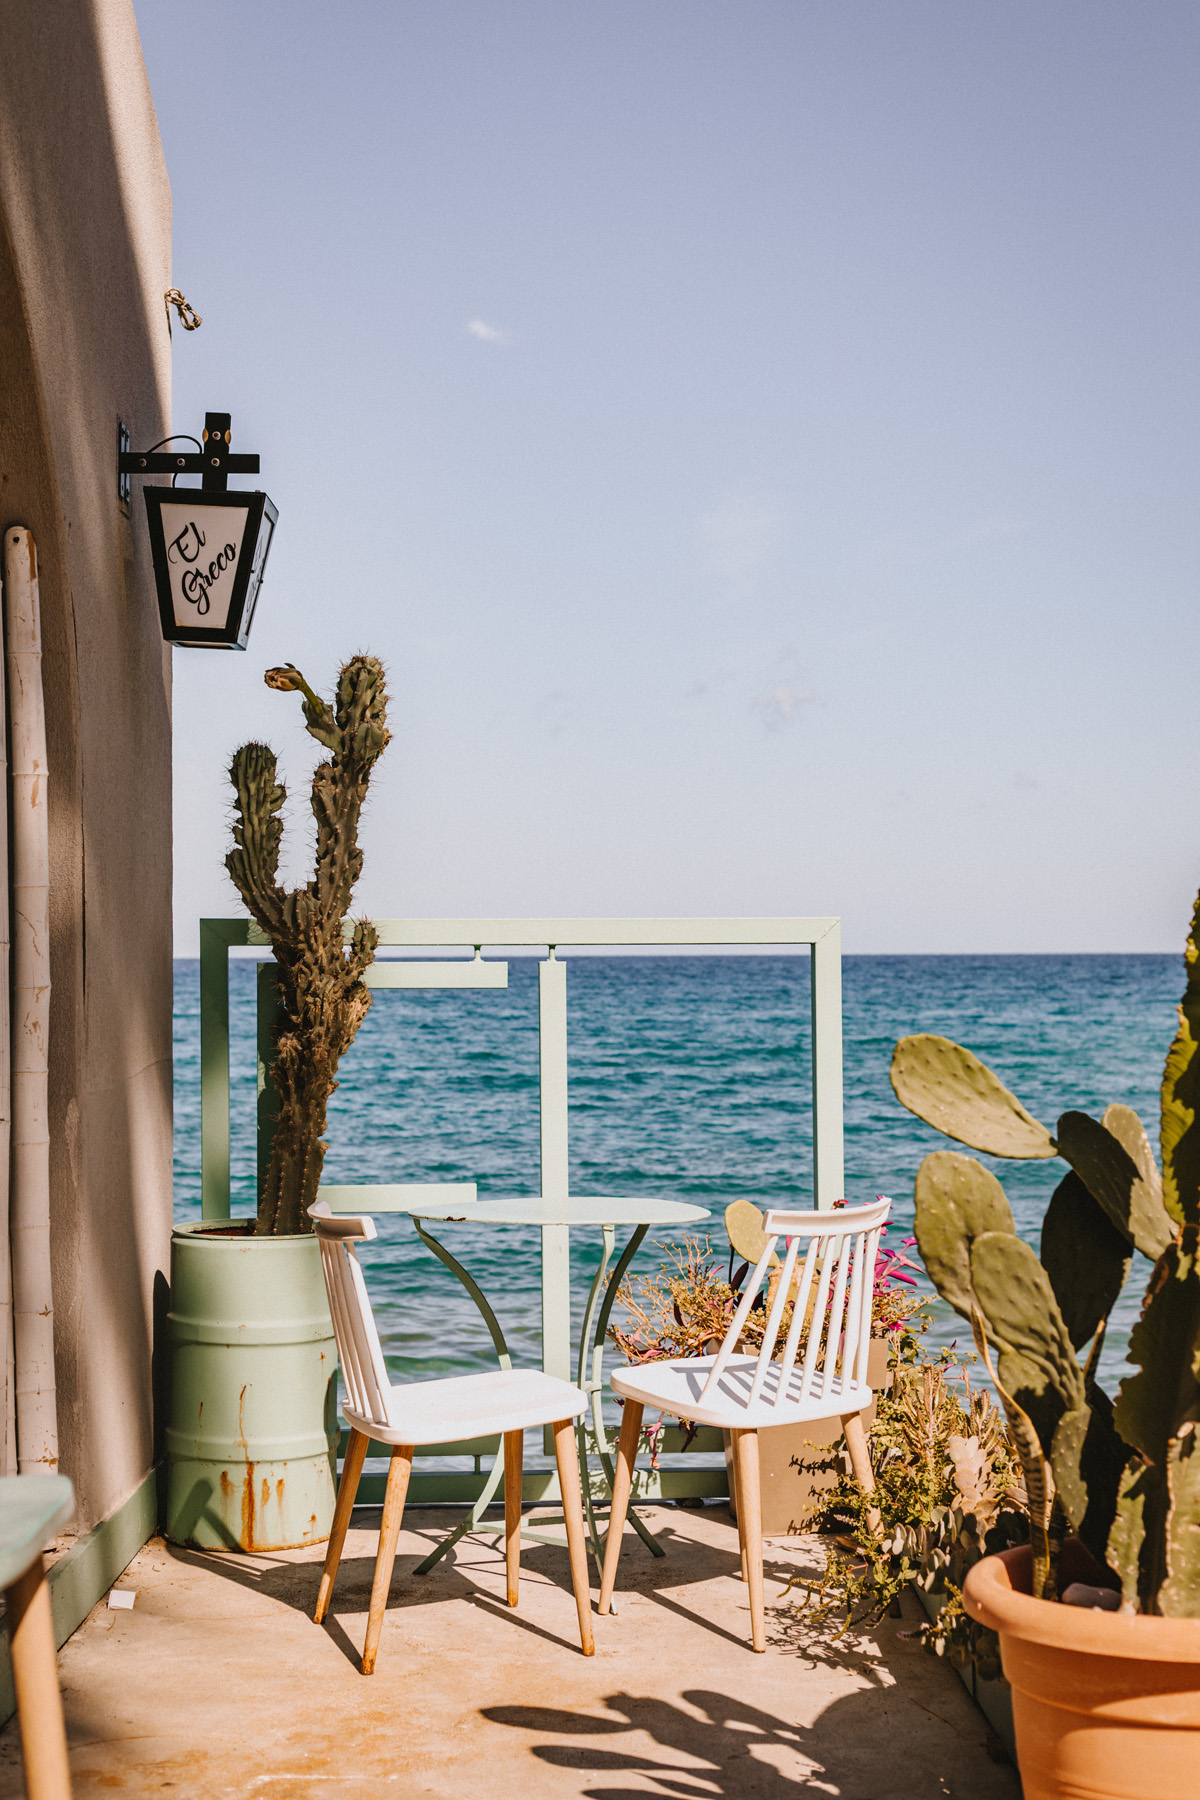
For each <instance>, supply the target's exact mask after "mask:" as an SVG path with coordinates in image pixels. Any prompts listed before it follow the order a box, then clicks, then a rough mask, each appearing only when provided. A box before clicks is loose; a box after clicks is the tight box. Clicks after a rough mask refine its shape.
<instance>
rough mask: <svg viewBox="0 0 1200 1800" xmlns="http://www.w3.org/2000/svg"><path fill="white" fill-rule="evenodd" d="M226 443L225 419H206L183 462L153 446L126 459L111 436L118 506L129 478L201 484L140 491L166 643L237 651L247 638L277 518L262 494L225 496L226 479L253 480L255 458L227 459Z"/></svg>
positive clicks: (124, 438) (122, 436) (123, 439)
mask: <svg viewBox="0 0 1200 1800" xmlns="http://www.w3.org/2000/svg"><path fill="white" fill-rule="evenodd" d="M229 439H230V430H229V414H228V413H206V414H205V415H204V443H203V445H202V446H200V447H199V448H198V450H197V451H194V452H191V451H189V452H188V453H186V454H185V455H176V454H175V453H174V452H165V453H160V446H158V445H155V447H154V449H153V450H147V451H145V452H144V453H143V452H137V451H130V450H129V448H128V442H129V439H128V434H127V433H126V432H125V430H124V427H123V426H122V427H120V428H119V437H118V451H117V475H118V482H119V483H120V484H122V485H121V486H120V489H119V491H120V494H121V498H122V499H128V498H129V477H130V476H132V475H199V476H200V477H201V482H200V486H199V487H198V488H177V487H175V486H171V487H148V488H146V490H145V499H146V522H147V524H148V526H149V528H150V549H151V553H152V555H153V557H154V583H155V586H156V588H157V590H158V610H159V613H160V615H161V618H162V634H163V636H164V638H166V639H167V641H168V643H172V644H191V645H195V646H203V645H209V646H211V647H213V648H215V649H220V650H244V649H245V648H246V640H247V638H248V637H249V636H250V622H251V620H252V619H253V617H254V606H255V602H256V601H257V599H258V590H259V588H260V586H261V585H262V578H263V570H264V569H265V568H266V563H267V552H268V550H269V549H270V548H271V537H272V534H273V533H274V530H275V521H276V520H277V519H278V517H279V514H278V512H277V511H276V509H275V506H274V505H273V503H272V502H271V500H270V499H269V498H268V497H267V495H266V494H262V493H249V492H244V491H237V490H235V491H234V492H232V493H230V492H229V491H228V480H229V476H230V475H257V474H258V457H257V456H256V455H249V454H242V455H236V456H235V455H234V454H232V452H231V451H230V448H229ZM170 441H171V440H170V439H169V438H167V439H164V442H166V443H170ZM191 441H192V443H195V442H196V440H195V438H193V439H192V440H191Z"/></svg>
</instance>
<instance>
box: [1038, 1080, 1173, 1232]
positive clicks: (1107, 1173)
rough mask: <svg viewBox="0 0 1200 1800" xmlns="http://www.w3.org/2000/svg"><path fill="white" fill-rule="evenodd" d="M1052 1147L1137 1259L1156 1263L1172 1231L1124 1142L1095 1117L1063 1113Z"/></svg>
mask: <svg viewBox="0 0 1200 1800" xmlns="http://www.w3.org/2000/svg"><path fill="white" fill-rule="evenodd" d="M1058 1149H1059V1154H1060V1155H1061V1156H1062V1157H1064V1158H1065V1160H1066V1161H1067V1162H1069V1163H1070V1165H1071V1167H1072V1168H1073V1169H1074V1171H1075V1173H1076V1174H1077V1175H1078V1176H1079V1177H1080V1179H1081V1180H1082V1181H1083V1182H1084V1184H1085V1185H1086V1187H1087V1189H1088V1191H1089V1192H1090V1193H1091V1194H1092V1195H1093V1197H1094V1198H1095V1199H1096V1200H1098V1201H1099V1202H1100V1205H1101V1206H1102V1207H1103V1208H1104V1210H1105V1212H1106V1213H1107V1214H1108V1216H1109V1218H1110V1219H1111V1220H1112V1222H1113V1224H1114V1225H1115V1226H1116V1227H1117V1229H1118V1230H1119V1231H1122V1232H1124V1234H1125V1236H1126V1237H1127V1238H1128V1239H1129V1241H1130V1243H1132V1244H1133V1245H1134V1246H1135V1247H1136V1248H1137V1249H1138V1250H1140V1251H1141V1253H1142V1255H1143V1256H1148V1257H1149V1258H1150V1260H1151V1262H1155V1261H1157V1259H1158V1258H1159V1257H1160V1256H1161V1255H1162V1253H1163V1251H1164V1250H1165V1249H1166V1247H1167V1245H1168V1244H1169V1243H1170V1241H1171V1238H1172V1237H1173V1235H1174V1228H1173V1226H1172V1224H1171V1220H1170V1218H1169V1217H1168V1215H1167V1210H1166V1208H1165V1206H1164V1205H1163V1203H1162V1198H1161V1195H1160V1194H1159V1193H1157V1192H1156V1191H1155V1187H1154V1186H1152V1185H1151V1183H1150V1182H1149V1181H1147V1180H1146V1178H1145V1176H1144V1175H1143V1174H1142V1172H1141V1170H1140V1169H1139V1168H1138V1165H1137V1163H1136V1162H1135V1161H1134V1159H1133V1157H1132V1156H1131V1155H1130V1154H1129V1152H1128V1150H1126V1148H1125V1146H1124V1144H1122V1143H1121V1142H1120V1141H1119V1140H1118V1139H1117V1138H1115V1137H1114V1136H1113V1134H1112V1132H1111V1131H1107V1130H1105V1128H1104V1126H1103V1125H1102V1124H1101V1123H1100V1121H1099V1119H1093V1118H1091V1117H1089V1115H1088V1114H1087V1113H1085V1112H1068V1113H1064V1114H1063V1116H1062V1118H1061V1119H1060V1120H1059V1121H1058Z"/></svg>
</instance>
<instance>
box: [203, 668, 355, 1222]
mask: <svg viewBox="0 0 1200 1800" xmlns="http://www.w3.org/2000/svg"><path fill="white" fill-rule="evenodd" d="M265 679H266V683H267V686H268V687H271V688H278V689H280V690H282V691H284V692H298V693H300V694H302V695H303V696H304V700H303V705H304V719H305V724H306V725H307V727H308V732H309V735H310V736H311V737H314V738H316V740H317V742H318V743H319V744H323V745H324V746H325V748H326V749H327V750H328V751H329V752H330V755H329V758H328V760H327V761H325V762H322V763H320V764H319V765H318V766H317V768H316V770H315V771H314V773H313V778H312V810H313V816H314V818H315V819H316V822H317V846H316V868H315V873H314V876H313V879H312V880H311V881H310V882H308V883H307V884H306V885H305V886H304V887H300V888H295V889H293V890H292V891H291V892H290V893H289V892H287V891H285V890H284V889H283V888H282V887H281V886H280V885H279V881H278V879H277V876H278V869H279V846H280V840H281V838H282V836H283V824H282V820H281V818H280V813H281V812H282V809H283V805H284V802H285V800H286V798H287V794H286V791H285V789H284V788H283V786H282V784H281V783H279V782H278V781H277V780H276V764H275V754H274V752H273V751H272V750H270V749H268V747H267V746H266V745H265V744H243V745H242V748H241V749H240V750H238V751H237V752H236V754H235V755H234V758H233V763H232V766H231V768H230V771H229V779H230V780H231V782H232V783H233V787H234V791H235V794H236V799H235V801H234V808H235V817H234V825H233V838H234V848H233V849H232V850H231V851H230V853H229V855H228V856H227V857H226V858H225V867H226V868H227V869H228V871H229V875H230V879H231V880H232V881H233V884H234V886H235V887H236V888H237V891H238V893H239V894H240V895H241V897H242V899H243V900H244V901H245V903H246V906H247V908H248V910H249V912H250V913H251V915H252V917H253V918H254V919H255V920H256V921H257V922H258V924H259V925H260V926H261V927H262V930H263V931H264V932H265V934H266V936H267V938H268V940H269V941H270V944H271V948H272V950H273V951H274V952H275V966H276V978H277V981H278V986H279V1031H278V1038H277V1043H276V1057H275V1062H274V1064H273V1065H272V1069H271V1074H272V1078H273V1080H274V1083H275V1087H276V1090H277V1092H278V1095H279V1112H278V1117H277V1121H276V1125H275V1136H274V1141H273V1144H272V1148H271V1157H270V1162H269V1164H268V1167H267V1170H266V1173H265V1176H264V1178H263V1182H262V1191H261V1192H260V1194H259V1201H258V1227H257V1229H258V1233H259V1235H260V1236H263V1235H270V1234H282V1233H287V1232H292V1233H295V1232H304V1231H309V1230H311V1228H312V1227H311V1222H310V1220H309V1218H308V1208H309V1207H310V1206H311V1205H312V1203H313V1201H314V1200H315V1199H316V1194H317V1184H318V1183H319V1181H320V1179H321V1168H322V1165H323V1163H324V1160H325V1151H326V1148H327V1146H326V1145H325V1143H324V1142H323V1134H324V1131H325V1111H326V1107H327V1105H328V1102H329V1096H330V1095H331V1094H332V1093H333V1092H334V1090H335V1088H336V1087H337V1068H338V1062H339V1059H340V1058H341V1056H342V1054H343V1052H344V1051H346V1050H347V1049H348V1048H349V1047H350V1045H351V1044H352V1043H353V1041H354V1037H355V1033H356V1032H357V1031H358V1028H359V1026H360V1025H361V1024H362V1022H363V1019H364V1018H365V1017H366V1014H367V1009H368V1008H369V1006H370V1004H371V996H370V994H369V993H368V992H367V989H366V988H365V987H364V985H363V982H362V974H363V971H364V970H365V969H366V968H367V967H368V966H369V964H370V963H371V962H372V961H373V959H374V956H375V948H376V944H377V941H378V940H377V937H376V933H375V929H374V927H373V926H372V925H370V924H368V923H366V922H365V921H363V920H359V921H358V922H357V923H356V924H355V926H354V929H353V932H352V934H351V936H350V939H349V942H348V943H347V941H346V934H345V931H344V929H343V927H344V921H345V918H346V915H347V913H348V912H349V910H350V900H351V896H352V894H353V892H354V884H355V882H356V881H357V880H358V877H359V875H360V874H361V873H362V861H363V859H362V851H361V850H360V849H359V846H358V822H359V817H360V814H361V812H362V808H363V802H364V801H365V799H366V796H367V784H368V783H369V781H370V779H371V771H372V769H373V768H374V766H375V764H376V762H377V761H378V759H379V757H380V756H381V755H382V754H383V751H384V750H385V749H386V747H387V744H388V740H389V738H390V736H391V734H390V732H389V731H388V729H387V692H386V690H385V687H384V672H383V667H382V665H381V664H380V663H379V662H377V661H376V659H375V658H374V657H373V656H354V657H351V659H350V661H349V662H348V663H346V664H345V666H344V667H343V668H342V670H341V672H340V674H339V676H338V685H337V695H336V697H335V700H334V703H333V705H332V706H330V705H329V704H328V703H327V702H326V701H324V700H322V699H321V698H320V697H319V696H318V695H317V694H314V693H313V691H312V689H311V688H310V687H309V685H308V683H307V682H306V681H305V679H304V677H303V676H302V675H301V673H300V671H299V670H298V669H296V668H293V667H292V665H291V664H290V663H289V664H287V666H286V667H284V668H282V669H268V671H267V674H266V677H265Z"/></svg>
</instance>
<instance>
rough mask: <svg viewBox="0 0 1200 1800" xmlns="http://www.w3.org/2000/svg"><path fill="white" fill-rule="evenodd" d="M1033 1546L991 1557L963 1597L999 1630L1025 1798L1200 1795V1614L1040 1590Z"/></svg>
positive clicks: (1128, 1799) (1172, 1799)
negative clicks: (1034, 1591)
mask: <svg viewBox="0 0 1200 1800" xmlns="http://www.w3.org/2000/svg"><path fill="white" fill-rule="evenodd" d="M1030 1579H1031V1558H1030V1552H1029V1550H1028V1548H1024V1549H1020V1550H1005V1551H1004V1552H1003V1553H1002V1554H1001V1555H999V1556H988V1557H985V1558H984V1560H983V1561H982V1562H980V1563H976V1565H975V1567H974V1568H973V1569H972V1570H971V1571H970V1573H969V1574H968V1576H967V1579H966V1584H965V1586H964V1589H963V1600H964V1603H965V1605H966V1608H967V1611H968V1612H969V1613H970V1615H971V1617H972V1618H973V1619H977V1620H978V1621H979V1623H980V1624H981V1625H988V1626H990V1627H991V1629H992V1630H993V1631H996V1632H999V1634H1000V1656H1001V1660H1002V1662H1003V1664H1004V1673H1005V1675H1006V1676H1007V1677H1008V1680H1009V1682H1010V1683H1011V1684H1012V1695H1013V1723H1014V1725H1015V1727H1016V1737H1017V1761H1018V1763H1019V1764H1020V1769H1021V1781H1022V1784H1023V1786H1024V1791H1025V1800H1150V1797H1153V1800H1196V1796H1197V1795H1200V1619H1156V1618H1145V1617H1141V1616H1138V1615H1135V1614H1130V1613H1110V1612H1096V1611H1093V1610H1091V1609H1090V1608H1088V1607H1079V1606H1063V1605H1061V1604H1060V1603H1059V1602H1058V1601H1053V1600H1035V1599H1033V1597H1032V1595H1031V1594H1030V1592H1029V1588H1030Z"/></svg>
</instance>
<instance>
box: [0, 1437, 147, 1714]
mask: <svg viewBox="0 0 1200 1800" xmlns="http://www.w3.org/2000/svg"><path fill="white" fill-rule="evenodd" d="M157 1530H158V1477H157V1475H156V1473H155V1471H154V1470H153V1469H151V1471H150V1473H149V1474H148V1475H147V1476H145V1478H144V1479H143V1480H142V1481H141V1483H140V1484H139V1485H138V1486H137V1487H136V1488H135V1489H134V1491H133V1493H132V1494H130V1496H129V1498H128V1500H125V1501H123V1502H122V1504H121V1505H120V1506H118V1507H117V1509H116V1511H115V1512H112V1513H110V1514H109V1515H108V1517H107V1519H101V1521H100V1523H99V1524H98V1525H96V1526H93V1528H92V1530H91V1531H89V1532H88V1534H87V1536H86V1537H82V1538H80V1539H79V1541H78V1543H75V1544H72V1545H71V1548H70V1549H69V1550H67V1551H66V1552H65V1553H64V1554H63V1555H62V1556H60V1557H59V1558H58V1560H57V1561H56V1562H54V1563H52V1564H51V1565H50V1568H49V1570H48V1571H47V1580H48V1581H49V1583H50V1608H51V1612H52V1614H53V1617H54V1642H55V1645H56V1646H57V1647H58V1648H60V1649H61V1648H62V1646H63V1645H64V1644H65V1643H66V1641H67V1639H68V1638H69V1637H70V1636H71V1633H72V1632H74V1631H78V1629H79V1627H80V1626H81V1625H82V1624H83V1621H84V1620H85V1619H86V1618H87V1616H88V1614H89V1613H90V1612H91V1610H92V1608H93V1606H95V1604H96V1602H97V1601H98V1600H102V1599H103V1598H104V1596H105V1594H107V1592H108V1590H109V1588H110V1587H111V1586H112V1584H113V1582H114V1581H116V1579H117V1577H118V1576H119V1575H122V1574H124V1572H125V1570H126V1569H127V1568H128V1567H129V1565H130V1563H131V1562H132V1561H133V1559H134V1557H135V1556H136V1555H137V1553H138V1551H139V1550H140V1549H141V1547H142V1545H143V1544H144V1543H146V1542H148V1540H149V1539H150V1538H152V1537H153V1536H154V1533H155V1532H156V1531H157ZM16 1710H17V1703H16V1700H15V1699H14V1698H13V1685H12V1664H11V1663H10V1661H9V1655H8V1634H7V1632H6V1633H5V1634H4V1636H3V1640H2V1641H0V1725H3V1724H7V1723H8V1721H9V1719H11V1718H12V1716H13V1714H14V1713H15V1712H16Z"/></svg>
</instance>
